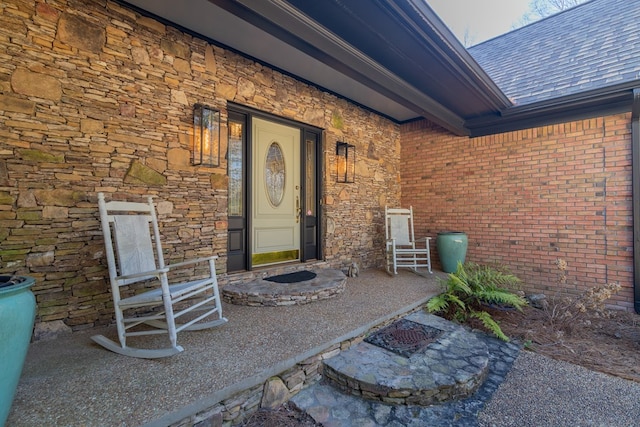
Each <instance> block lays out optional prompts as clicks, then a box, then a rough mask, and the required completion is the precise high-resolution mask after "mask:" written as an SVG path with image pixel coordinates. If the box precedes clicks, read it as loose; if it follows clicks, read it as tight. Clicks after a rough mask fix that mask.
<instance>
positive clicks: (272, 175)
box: [264, 142, 286, 207]
mask: <svg viewBox="0 0 640 427" xmlns="http://www.w3.org/2000/svg"><path fill="white" fill-rule="evenodd" d="M264 166H265V167H264V175H265V176H264V183H265V186H266V190H267V196H268V198H269V202H270V203H271V204H272V205H273V206H276V207H277V206H280V203H282V199H283V198H284V183H285V176H286V170H285V164H284V155H283V153H282V148H281V147H280V144H278V143H277V142H272V143H271V145H270V146H269V149H268V150H267V158H266V159H265V165H264Z"/></svg>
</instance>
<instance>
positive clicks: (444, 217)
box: [401, 114, 633, 310]
mask: <svg viewBox="0 0 640 427" xmlns="http://www.w3.org/2000/svg"><path fill="white" fill-rule="evenodd" d="M401 164H402V170H401V176H402V203H403V204H404V205H413V206H414V209H415V211H416V221H415V222H416V229H417V231H416V233H419V234H420V235H425V234H426V235H431V236H432V237H434V242H433V245H434V247H433V249H434V252H433V258H434V261H435V263H439V259H438V254H437V250H436V247H435V237H436V235H437V233H438V232H440V231H444V230H457V231H464V232H466V233H467V234H468V237H469V250H468V252H467V259H468V260H470V261H475V262H479V263H498V264H502V265H506V266H508V267H509V268H510V269H511V271H512V272H514V273H515V274H516V275H518V276H519V277H520V278H521V279H523V280H524V281H525V283H524V288H525V290H528V291H530V292H544V293H546V294H547V295H549V296H554V295H556V293H557V291H560V293H562V294H578V293H581V292H583V291H585V290H586V289H588V288H591V287H593V286H597V285H604V284H607V283H611V282H618V283H620V284H621V285H622V286H623V290H622V291H621V292H619V293H618V294H617V295H615V296H614V297H613V298H612V299H611V300H610V301H609V302H610V303H612V304H614V305H617V306H618V307H621V308H625V309H629V310H631V309H632V307H633V234H632V233H633V227H632V225H633V214H632V194H631V118H630V115H629V114H620V115H613V116H607V117H597V118H593V119H589V120H580V121H574V122H570V123H563V124H557V125H551V126H544V127H540V128H535V129H527V130H522V131H517V132H510V133H504V134H500V135H491V136H484V137H478V138H467V137H456V136H454V135H451V134H450V133H448V132H446V131H444V130H442V129H440V128H438V127H437V126H435V125H432V124H430V123H428V122H426V121H422V122H416V123H411V124H406V125H403V127H402V163H401ZM557 259H562V260H565V261H566V262H567V270H566V281H565V282H564V283H561V282H562V279H561V274H560V273H561V271H560V270H559V269H558V268H557V266H556V264H555V263H556V260H557Z"/></svg>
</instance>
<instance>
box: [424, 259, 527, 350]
mask: <svg viewBox="0 0 640 427" xmlns="http://www.w3.org/2000/svg"><path fill="white" fill-rule="evenodd" d="M441 282H442V284H443V287H444V290H443V292H441V293H440V294H438V295H436V296H434V297H433V298H431V299H430V300H429V301H428V302H427V310H428V311H429V312H430V313H435V314H440V315H442V316H443V317H445V318H446V319H449V320H454V321H456V322H459V323H465V322H467V321H469V320H470V319H471V318H475V319H478V320H480V322H481V323H482V325H483V326H484V327H485V328H486V329H487V330H489V331H490V332H491V333H493V334H494V335H495V336H497V337H498V338H500V339H502V340H504V341H509V338H508V337H507V336H506V335H505V334H504V333H503V332H502V329H500V325H498V323H497V322H496V321H495V320H494V319H493V318H492V317H491V314H489V313H488V312H487V311H485V310H484V308H485V307H487V306H491V305H497V306H500V307H512V308H515V309H517V310H520V311H522V307H524V306H526V305H527V301H526V300H525V299H524V298H523V297H521V296H519V295H517V294H515V293H514V290H515V289H517V288H518V286H519V284H520V279H518V278H517V277H516V276H514V275H513V274H510V273H508V272H507V271H505V270H504V269H501V268H494V267H490V266H483V265H478V264H474V263H466V264H464V265H463V264H462V263H458V268H457V270H456V272H455V273H450V274H449V276H448V278H447V280H441Z"/></svg>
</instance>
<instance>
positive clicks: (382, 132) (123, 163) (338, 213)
mask: <svg viewBox="0 0 640 427" xmlns="http://www.w3.org/2000/svg"><path fill="white" fill-rule="evenodd" d="M0 59H1V60H0V274H6V273H18V274H24V275H31V276H34V277H36V279H37V283H36V285H35V286H34V287H33V291H34V293H35V294H36V299H37V303H38V314H37V320H36V321H37V322H38V323H40V322H52V321H58V322H60V321H61V322H64V323H65V324H66V325H68V326H70V327H72V328H73V329H80V328H85V327H90V326H93V325H96V324H104V323H109V322H110V321H111V317H112V311H111V309H110V307H109V304H110V301H111V298H110V294H109V292H108V279H107V277H108V276H107V271H106V265H105V264H106V261H105V259H104V252H103V241H102V236H101V231H100V228H99V221H98V213H97V199H96V193H97V192H99V191H102V192H105V193H108V196H107V197H108V198H120V199H124V198H127V199H137V198H138V199H142V197H141V196H142V195H148V194H151V195H155V196H157V198H156V200H157V202H158V211H159V216H160V220H161V222H162V223H163V226H162V234H163V238H164V246H165V252H166V253H167V257H166V258H167V261H179V260H182V259H184V258H191V257H194V256H204V255H209V254H216V255H219V256H220V260H219V263H218V267H219V268H220V269H221V271H222V272H224V270H225V255H226V239H227V234H226V231H227V222H226V221H227V211H226V209H227V208H226V206H227V176H226V164H224V163H223V164H222V165H221V167H220V168H204V167H193V166H190V164H189V157H190V154H189V153H190V151H189V147H190V143H191V135H192V114H193V113H192V109H193V104H195V103H205V104H208V105H211V106H213V107H215V108H218V109H220V111H221V116H222V134H223V144H222V145H223V147H222V149H223V151H224V149H225V146H226V118H227V110H226V108H227V101H233V102H235V103H239V104H243V105H247V106H250V107H253V108H256V109H259V110H262V111H265V112H267V113H271V114H274V115H277V116H280V117H285V118H288V119H292V120H296V121H299V122H304V123H308V124H311V125H314V126H317V127H320V128H323V129H324V130H325V132H324V136H323V164H324V170H323V202H324V204H323V209H324V217H323V218H322V220H323V223H324V225H325V238H324V242H322V244H323V245H324V254H325V258H326V260H327V261H328V262H329V263H330V264H331V265H332V266H333V267H336V268H340V267H345V266H346V265H348V264H349V263H350V261H351V259H356V260H357V261H359V262H360V264H361V265H362V266H363V267H365V268H366V267H371V266H377V265H381V263H382V251H381V248H382V240H383V238H382V237H381V234H380V232H381V230H382V226H381V224H382V214H381V212H382V210H383V206H384V204H385V203H387V202H389V203H390V204H397V203H398V202H399V194H400V182H399V173H398V169H399V167H398V162H399V159H400V148H399V147H400V146H399V132H400V131H399V126H398V125H396V124H394V123H392V122H390V121H389V120H387V119H384V118H382V117H380V116H377V115H375V114H373V113H371V112H369V111H366V110H363V109H361V108H359V107H357V106H355V105H352V104H349V103H348V102H347V101H345V100H343V99H339V98H337V97H336V96H334V95H331V94H328V93H325V92H322V91H321V90H319V89H317V88H314V87H311V86H309V85H307V84H305V83H302V82H299V81H296V80H294V79H292V78H291V77H289V76H285V75H282V74H280V73H278V72H276V71H274V70H272V69H269V68H268V67H265V66H263V65H261V64H257V63H255V62H254V61H251V60H249V59H247V58H244V57H241V56H239V55H237V54H235V53H232V52H229V51H225V50H223V49H221V48H219V47H217V46H214V45H212V44H210V43H208V42H206V41H204V40H200V39H198V38H195V37H193V36H191V35H188V34H184V33H182V32H180V31H179V30H177V29H175V28H172V27H169V26H165V25H163V24H161V23H159V22H157V21H154V20H152V19H150V18H147V17H143V16H140V15H139V14H137V13H135V12H133V11H132V10H129V9H127V8H125V7H122V6H120V5H118V4H116V3H113V2H110V1H104V0H102V1H90V0H73V1H66V0H59V1H56V0H51V1H47V2H42V1H33V0H32V1H27V0H9V1H5V2H3V4H2V7H0ZM339 140H340V141H347V142H349V143H352V144H355V145H356V150H357V177H356V180H357V183H356V184H336V183H335V144H336V141H339ZM222 279H223V280H222V282H223V283H224V277H223V278H222Z"/></svg>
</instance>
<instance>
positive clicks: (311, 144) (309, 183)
mask: <svg viewBox="0 0 640 427" xmlns="http://www.w3.org/2000/svg"><path fill="white" fill-rule="evenodd" d="M305 144H306V149H305V156H306V159H305V160H306V161H305V163H306V170H305V172H304V174H305V178H304V179H305V188H306V200H305V202H306V203H305V206H306V209H307V212H306V214H307V216H315V215H316V213H315V212H314V210H315V208H316V141H315V140H314V139H310V138H307V140H306V141H305Z"/></svg>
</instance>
